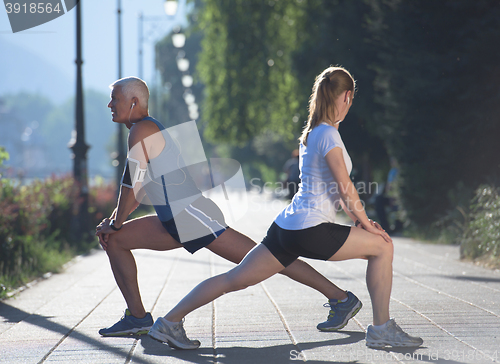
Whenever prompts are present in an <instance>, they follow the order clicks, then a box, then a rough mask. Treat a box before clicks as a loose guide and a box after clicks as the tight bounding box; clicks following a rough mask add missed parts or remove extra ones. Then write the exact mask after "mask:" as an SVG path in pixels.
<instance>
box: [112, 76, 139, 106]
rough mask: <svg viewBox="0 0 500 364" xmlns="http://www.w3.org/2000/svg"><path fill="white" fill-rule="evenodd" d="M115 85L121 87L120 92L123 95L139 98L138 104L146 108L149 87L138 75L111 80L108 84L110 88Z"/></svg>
mask: <svg viewBox="0 0 500 364" xmlns="http://www.w3.org/2000/svg"><path fill="white" fill-rule="evenodd" d="M115 87H121V92H122V93H123V95H124V96H125V97H127V98H129V99H131V98H133V97H137V99H138V100H139V106H141V107H142V108H145V109H147V108H148V101H149V89H148V85H147V84H146V82H144V81H143V80H141V79H140V78H138V77H125V78H121V79H119V80H118V81H115V82H113V83H112V84H111V85H109V88H110V89H113V88H115Z"/></svg>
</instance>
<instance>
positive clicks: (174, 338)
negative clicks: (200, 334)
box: [148, 317, 201, 350]
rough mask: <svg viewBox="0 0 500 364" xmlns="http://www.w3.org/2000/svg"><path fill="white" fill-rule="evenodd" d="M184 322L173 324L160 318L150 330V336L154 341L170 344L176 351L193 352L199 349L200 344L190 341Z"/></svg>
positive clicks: (196, 341)
mask: <svg viewBox="0 0 500 364" xmlns="http://www.w3.org/2000/svg"><path fill="white" fill-rule="evenodd" d="M183 321H184V320H182V321H181V322H177V323H172V322H169V321H167V320H165V319H164V318H163V317H159V318H158V319H157V320H156V321H155V323H154V325H153V327H152V328H151V330H149V332H148V335H149V336H151V337H152V338H153V339H155V340H158V341H161V342H164V343H168V345H170V346H171V347H173V348H175V349H184V350H193V349H198V347H199V346H200V344H201V343H200V342H199V341H198V340H189V339H188V337H187V336H186V331H184V326H183V324H182V323H183Z"/></svg>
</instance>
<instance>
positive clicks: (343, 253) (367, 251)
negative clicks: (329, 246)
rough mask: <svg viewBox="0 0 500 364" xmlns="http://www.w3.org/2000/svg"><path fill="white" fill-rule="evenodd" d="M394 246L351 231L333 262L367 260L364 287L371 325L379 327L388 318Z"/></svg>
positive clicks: (376, 238)
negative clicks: (368, 303) (370, 314)
mask: <svg viewBox="0 0 500 364" xmlns="http://www.w3.org/2000/svg"><path fill="white" fill-rule="evenodd" d="M393 253H394V246H393V245H392V243H389V242H387V241H385V240H384V239H383V238H382V237H381V236H380V235H374V234H371V233H369V232H367V231H365V230H362V229H359V228H351V232H350V234H349V237H348V238H347V240H346V242H345V243H344V245H343V246H342V248H340V249H339V251H338V252H337V253H335V255H334V256H333V257H331V258H330V260H332V261H340V260H348V259H356V258H361V259H368V267H367V269H366V285H367V286H368V292H369V293H370V298H371V301H372V307H373V324H374V325H382V324H384V323H386V322H387V321H388V320H389V319H390V315H389V301H390V298H391V289H392V258H393Z"/></svg>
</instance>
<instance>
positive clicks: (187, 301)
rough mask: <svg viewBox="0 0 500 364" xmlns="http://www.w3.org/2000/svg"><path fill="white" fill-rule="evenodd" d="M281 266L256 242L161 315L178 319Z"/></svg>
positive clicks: (266, 275)
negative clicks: (227, 268) (229, 266)
mask: <svg viewBox="0 0 500 364" xmlns="http://www.w3.org/2000/svg"><path fill="white" fill-rule="evenodd" d="M283 268H284V267H283V265H281V263H280V262H279V261H278V260H277V259H276V258H275V257H274V255H272V254H271V252H270V251H269V250H268V249H267V248H266V247H265V246H264V245H262V244H259V245H257V246H256V247H255V248H254V249H252V250H251V251H250V253H248V255H247V256H246V257H245V259H243V261H242V262H241V263H240V264H239V265H238V266H236V267H235V268H233V269H231V270H230V271H228V272H226V273H223V274H219V275H218V276H215V277H212V278H209V279H207V280H205V281H203V282H201V283H200V284H198V285H197V286H196V287H195V288H194V289H193V290H192V291H191V292H189V293H188V295H187V296H185V297H184V298H183V299H182V300H181V301H180V302H179V303H178V304H177V305H176V306H175V307H174V308H173V309H172V310H170V312H169V313H167V314H166V315H165V319H167V320H168V321H170V322H179V321H181V320H182V319H183V318H184V316H186V315H187V314H188V313H190V312H192V311H194V310H196V309H197V308H199V307H201V306H203V305H206V304H207V303H209V302H211V301H213V300H215V299H216V298H218V297H220V296H222V295H223V294H225V293H228V292H232V291H238V290H241V289H244V288H246V287H248V286H252V285H254V284H257V283H260V282H262V281H263V280H265V279H267V278H269V277H271V276H273V275H274V274H276V273H278V272H280V271H281V270H283Z"/></svg>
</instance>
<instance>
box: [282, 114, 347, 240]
mask: <svg viewBox="0 0 500 364" xmlns="http://www.w3.org/2000/svg"><path fill="white" fill-rule="evenodd" d="M336 147H340V148H341V149H342V153H343V156H344V162H345V165H346V167H347V172H348V173H349V174H350V173H351V169H352V162H351V158H350V157H349V154H348V153H347V151H346V149H345V146H344V143H343V142H342V138H341V137H340V134H339V132H338V130H337V129H336V128H334V127H333V126H331V125H329V124H327V123H321V124H320V125H318V126H317V127H315V128H314V129H313V130H312V131H311V132H310V133H309V136H308V137H307V146H304V145H302V144H300V150H299V151H300V160H299V167H300V180H301V183H300V185H299V191H298V192H297V193H296V194H295V196H294V197H293V199H292V202H291V203H290V204H289V205H288V206H287V207H286V208H285V209H284V210H283V211H281V212H280V213H279V214H278V216H277V217H276V219H275V222H276V224H278V226H279V227H281V228H282V229H285V230H301V229H307V228H310V227H313V226H317V225H319V224H322V223H324V222H335V216H336V214H337V211H338V210H339V208H340V206H339V205H340V193H339V185H338V183H337V181H336V180H335V178H334V177H333V175H332V173H331V171H330V169H329V168H328V165H327V163H326V159H325V156H326V155H327V153H328V152H329V151H330V150H332V149H333V148H336Z"/></svg>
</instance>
